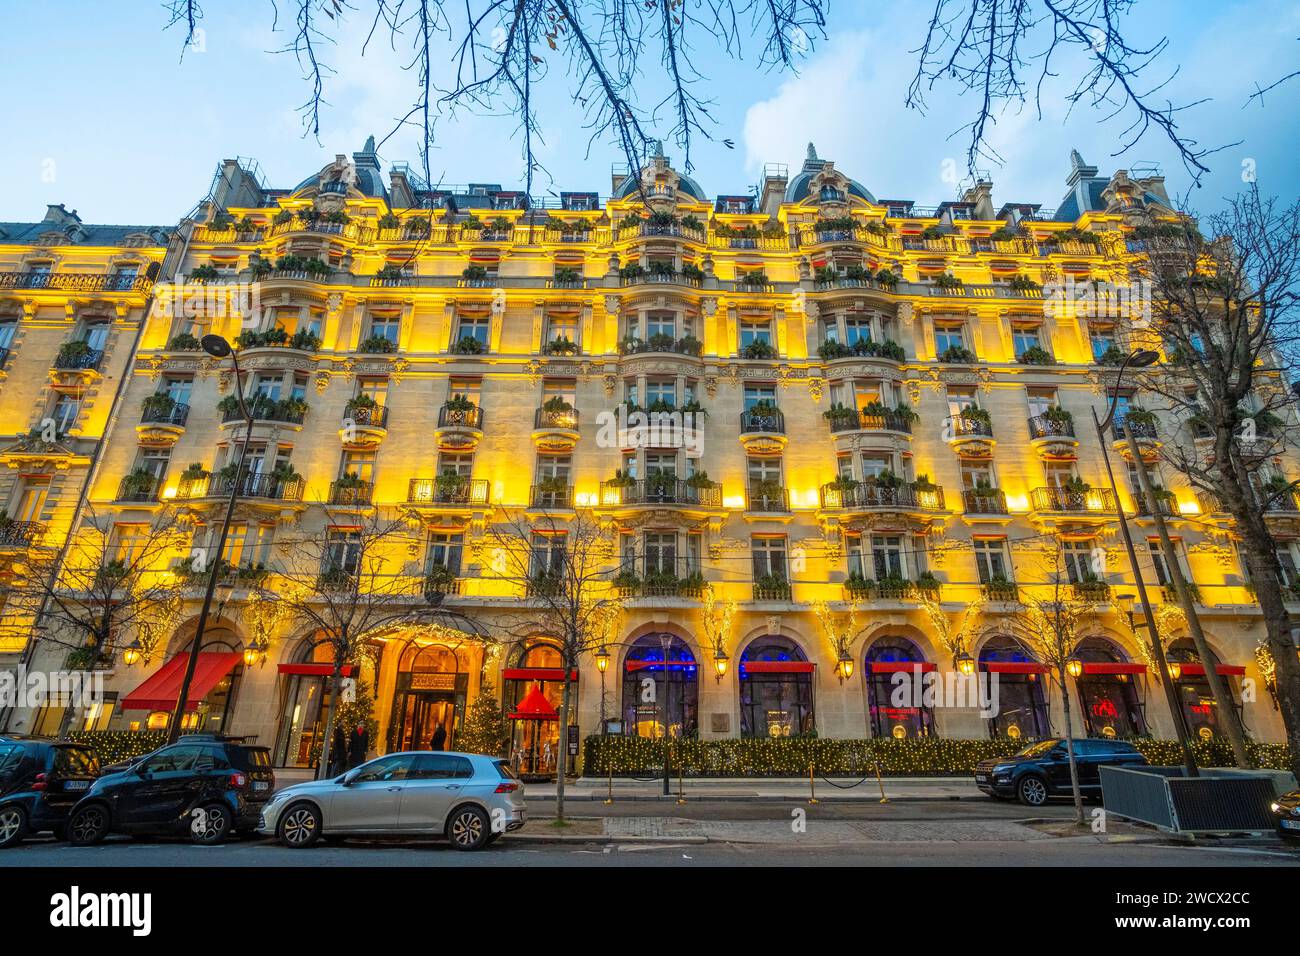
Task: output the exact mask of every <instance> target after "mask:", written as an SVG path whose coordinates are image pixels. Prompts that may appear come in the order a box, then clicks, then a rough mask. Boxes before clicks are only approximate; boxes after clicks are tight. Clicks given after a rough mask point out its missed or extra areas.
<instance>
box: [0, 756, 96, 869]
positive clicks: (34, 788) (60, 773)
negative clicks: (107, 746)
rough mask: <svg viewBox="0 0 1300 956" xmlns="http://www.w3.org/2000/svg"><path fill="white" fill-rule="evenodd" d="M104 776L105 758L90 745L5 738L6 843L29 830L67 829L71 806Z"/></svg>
mask: <svg viewBox="0 0 1300 956" xmlns="http://www.w3.org/2000/svg"><path fill="white" fill-rule="evenodd" d="M98 776H99V758H98V757H96V756H95V752H94V751H93V750H91V749H90V748H89V747H86V746H83V745H81V744H73V743H58V742H56V741H53V740H43V739H41V738H39V737H24V738H15V737H5V738H0V849H4V848H5V847H10V846H13V845H14V844H15V843H17V842H19V841H20V840H22V839H23V837H25V836H27V834H29V833H41V832H43V831H50V832H53V833H54V834H56V835H58V834H61V833H62V830H63V825H64V824H65V823H66V822H67V819H68V811H69V810H71V809H72V805H73V804H75V803H76V802H77V800H78V799H79V798H80V797H81V796H83V795H84V794H85V793H86V791H87V790H89V789H90V785H91V784H92V783H93V782H94V780H95V778H96V777H98Z"/></svg>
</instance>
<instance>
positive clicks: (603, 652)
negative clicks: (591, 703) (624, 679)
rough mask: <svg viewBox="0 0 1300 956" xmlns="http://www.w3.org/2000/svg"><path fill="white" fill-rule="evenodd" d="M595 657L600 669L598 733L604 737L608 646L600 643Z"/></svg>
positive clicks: (597, 667)
mask: <svg viewBox="0 0 1300 956" xmlns="http://www.w3.org/2000/svg"><path fill="white" fill-rule="evenodd" d="M595 657H596V669H597V670H599V671H600V735H601V736H602V737H604V736H605V728H606V726H607V723H608V722H607V720H606V718H605V713H606V711H605V671H606V670H608V669H609V648H608V647H605V646H604V645H601V648H600V650H598V651H597V652H596V654H595Z"/></svg>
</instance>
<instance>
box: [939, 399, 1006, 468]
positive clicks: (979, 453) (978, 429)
mask: <svg viewBox="0 0 1300 956" xmlns="http://www.w3.org/2000/svg"><path fill="white" fill-rule="evenodd" d="M945 425H946V429H947V431H946V434H947V439H948V444H949V445H951V446H952V447H953V448H954V449H955V450H957V451H958V452H959V453H960V454H964V455H967V456H969V457H973V458H986V457H988V456H989V455H991V454H993V446H994V444H995V442H994V441H993V420H992V419H991V418H990V417H989V414H988V412H986V411H984V410H983V409H979V410H978V412H976V413H974V414H961V415H952V416H950V417H949V418H948V420H947V422H946V423H945Z"/></svg>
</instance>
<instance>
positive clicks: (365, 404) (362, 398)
mask: <svg viewBox="0 0 1300 956" xmlns="http://www.w3.org/2000/svg"><path fill="white" fill-rule="evenodd" d="M378 407H379V403H378V402H377V401H375V399H374V396H371V395H366V394H365V393H364V392H363V393H362V394H360V395H353V396H352V397H351V398H349V399H348V400H347V402H346V403H345V404H344V406H343V414H345V415H351V414H352V413H353V412H355V411H356V410H357V409H359V408H362V409H365V410H366V411H370V410H371V409H375V408H378Z"/></svg>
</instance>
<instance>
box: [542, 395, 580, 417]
mask: <svg viewBox="0 0 1300 956" xmlns="http://www.w3.org/2000/svg"><path fill="white" fill-rule="evenodd" d="M542 411H544V412H548V413H549V414H551V415H562V414H564V413H565V412H571V411H573V405H571V404H570V403H569V402H568V400H566V399H564V398H561V397H560V396H559V395H552V396H551V397H550V398H548V399H547V400H546V401H544V402H542Z"/></svg>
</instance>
